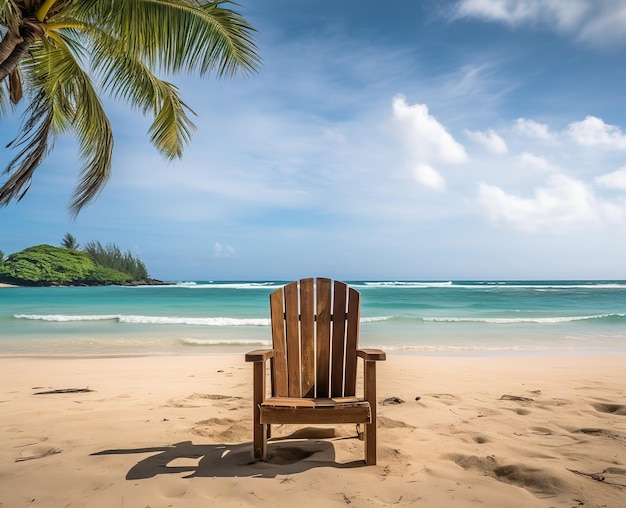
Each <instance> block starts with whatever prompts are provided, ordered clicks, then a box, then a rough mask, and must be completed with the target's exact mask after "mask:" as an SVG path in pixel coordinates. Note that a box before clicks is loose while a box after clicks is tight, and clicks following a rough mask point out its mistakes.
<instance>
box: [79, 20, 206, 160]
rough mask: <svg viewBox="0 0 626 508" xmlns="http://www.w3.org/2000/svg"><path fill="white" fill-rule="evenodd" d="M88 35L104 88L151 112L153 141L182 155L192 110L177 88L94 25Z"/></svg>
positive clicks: (167, 153)
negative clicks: (160, 77) (92, 44)
mask: <svg viewBox="0 0 626 508" xmlns="http://www.w3.org/2000/svg"><path fill="white" fill-rule="evenodd" d="M90 36H91V38H92V40H93V41H94V47H93V51H92V59H91V62H92V64H93V66H94V68H95V69H96V73H97V75H98V76H100V77H101V78H102V85H103V87H104V89H105V90H108V91H109V92H110V93H111V95H112V96H113V97H115V98H121V99H124V100H126V101H127V102H128V103H129V104H130V105H131V106H135V107H137V108H139V109H140V110H141V111H142V112H143V113H144V114H145V113H151V114H153V115H154V117H155V119H154V122H153V124H152V126H151V127H150V129H149V134H150V140H151V141H152V143H153V144H154V145H155V147H156V148H157V149H158V150H159V152H161V154H162V155H163V156H165V157H166V158H168V159H172V158H175V157H180V156H182V151H183V148H184V146H185V145H186V144H187V143H188V142H189V140H190V139H191V134H192V132H193V130H194V129H195V126H194V124H193V122H192V121H191V119H190V118H189V116H188V114H187V113H188V112H190V113H193V111H191V109H190V108H189V107H188V106H187V105H186V104H185V103H184V102H183V101H182V100H181V98H180V96H179V93H178V89H177V88H176V87H175V86H174V85H172V84H171V83H168V82H166V81H163V80H161V79H159V78H157V77H156V76H155V75H154V74H153V73H152V72H151V71H150V69H148V68H147V67H146V65H144V63H143V62H142V61H141V60H139V59H137V58H136V56H135V55H133V54H131V53H127V52H126V51H124V48H123V47H121V45H120V44H119V42H118V41H116V40H115V39H113V38H111V37H110V36H109V35H108V34H106V33H104V32H102V31H100V30H99V29H97V28H95V29H93V30H91V33H90Z"/></svg>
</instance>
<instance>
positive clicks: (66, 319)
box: [13, 314, 120, 323]
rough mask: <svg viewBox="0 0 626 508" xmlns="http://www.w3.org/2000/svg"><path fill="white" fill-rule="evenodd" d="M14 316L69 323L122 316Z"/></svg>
mask: <svg viewBox="0 0 626 508" xmlns="http://www.w3.org/2000/svg"><path fill="white" fill-rule="evenodd" d="M13 317H14V318H15V319H32V320H37V321H52V322H58V323H69V322H72V321H111V320H117V319H118V318H119V317H120V316H119V315H117V314H98V315H93V316H90V315H82V316H72V315H65V314H15V315H14V316H13Z"/></svg>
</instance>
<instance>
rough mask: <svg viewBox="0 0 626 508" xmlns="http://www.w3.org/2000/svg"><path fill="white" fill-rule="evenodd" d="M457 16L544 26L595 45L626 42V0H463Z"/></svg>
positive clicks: (511, 23) (515, 24) (457, 8)
mask: <svg viewBox="0 0 626 508" xmlns="http://www.w3.org/2000/svg"><path fill="white" fill-rule="evenodd" d="M455 17H456V18H477V19H481V20H483V21H493V22H499V23H505V24H507V25H509V26H512V27H518V26H521V25H524V24H528V25H533V26H536V25H541V26H544V27H547V28H548V29H551V30H555V31H556V32H558V33H563V34H568V35H571V36H573V37H575V38H576V39H577V40H579V41H582V42H584V43H589V44H591V45H594V46H604V47H608V46H610V45H614V44H616V43H620V44H624V43H626V32H624V24H625V23H626V5H624V2H623V0H460V1H459V2H458V3H457V4H456V6H455Z"/></svg>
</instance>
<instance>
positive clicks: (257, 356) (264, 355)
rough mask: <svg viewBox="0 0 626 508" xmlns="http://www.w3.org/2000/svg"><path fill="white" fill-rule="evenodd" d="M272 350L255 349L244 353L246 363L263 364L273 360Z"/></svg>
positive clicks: (273, 351)
mask: <svg viewBox="0 0 626 508" xmlns="http://www.w3.org/2000/svg"><path fill="white" fill-rule="evenodd" d="M274 353H275V350H274V349H255V350H254V351H249V352H247V353H246V362H264V361H266V360H269V359H270V358H274Z"/></svg>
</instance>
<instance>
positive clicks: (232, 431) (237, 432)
mask: <svg viewBox="0 0 626 508" xmlns="http://www.w3.org/2000/svg"><path fill="white" fill-rule="evenodd" d="M249 430H250V429H249V425H247V424H245V423H243V422H241V421H239V420H233V419H232V418H209V419H208V420H201V421H199V422H196V423H195V424H194V426H193V427H192V428H191V430H190V432H191V433H192V434H196V435H198V436H202V437H207V438H211V439H218V440H221V441H237V440H241V439H242V437H243V436H245V435H247V433H248V432H249Z"/></svg>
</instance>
